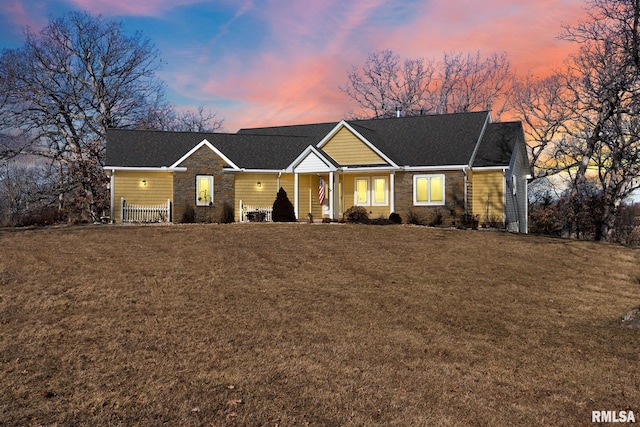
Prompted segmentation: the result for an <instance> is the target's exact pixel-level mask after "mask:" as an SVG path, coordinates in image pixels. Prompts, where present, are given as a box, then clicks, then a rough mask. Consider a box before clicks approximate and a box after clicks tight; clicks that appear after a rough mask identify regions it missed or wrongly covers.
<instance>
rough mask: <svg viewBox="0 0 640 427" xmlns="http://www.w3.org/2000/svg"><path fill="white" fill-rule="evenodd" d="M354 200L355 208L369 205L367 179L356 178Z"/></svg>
mask: <svg viewBox="0 0 640 427" xmlns="http://www.w3.org/2000/svg"><path fill="white" fill-rule="evenodd" d="M354 199H355V200H354V202H355V205H356V206H362V205H369V178H356V180H355V197H354Z"/></svg>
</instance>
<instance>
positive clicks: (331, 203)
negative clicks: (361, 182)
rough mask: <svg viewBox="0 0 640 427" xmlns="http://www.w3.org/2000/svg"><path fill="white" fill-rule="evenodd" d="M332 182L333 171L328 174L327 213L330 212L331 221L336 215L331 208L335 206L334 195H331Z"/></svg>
mask: <svg viewBox="0 0 640 427" xmlns="http://www.w3.org/2000/svg"><path fill="white" fill-rule="evenodd" d="M333 180H334V176H333V171H331V172H329V212H331V219H335V218H336V213H335V211H334V210H333V207H334V205H335V203H334V198H335V195H334V193H333Z"/></svg>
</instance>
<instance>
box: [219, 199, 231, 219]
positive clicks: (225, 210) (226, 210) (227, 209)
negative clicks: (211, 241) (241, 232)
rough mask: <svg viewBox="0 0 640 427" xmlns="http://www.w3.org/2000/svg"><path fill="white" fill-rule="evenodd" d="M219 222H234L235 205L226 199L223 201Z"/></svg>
mask: <svg viewBox="0 0 640 427" xmlns="http://www.w3.org/2000/svg"><path fill="white" fill-rule="evenodd" d="M218 222H219V223H221V224H231V223H232V222H234V212H233V206H231V204H229V202H227V201H226V200H225V201H224V202H222V207H221V208H220V217H219V218H218Z"/></svg>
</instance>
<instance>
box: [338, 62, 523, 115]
mask: <svg viewBox="0 0 640 427" xmlns="http://www.w3.org/2000/svg"><path fill="white" fill-rule="evenodd" d="M347 79H348V83H347V85H346V86H345V87H341V88H340V89H341V90H342V91H343V92H345V93H346V94H347V95H349V97H351V99H352V100H354V101H355V102H356V104H357V105H358V106H359V108H360V109H361V113H360V115H361V116H364V117H389V116H392V115H394V114H395V113H396V108H400V109H401V110H402V114H403V115H417V114H423V113H453V112H466V111H477V110H492V111H493V113H494V116H496V117H499V116H500V115H501V114H502V113H504V112H505V110H506V109H507V108H508V106H509V101H510V97H511V90H512V85H513V80H514V75H513V73H512V71H511V67H510V63H509V60H508V58H507V56H506V54H501V55H499V54H492V55H490V56H489V57H487V58H482V56H481V55H480V53H477V54H475V55H471V54H467V55H466V56H465V55H464V54H462V53H447V54H445V55H444V57H443V60H442V61H441V62H436V61H434V60H429V61H425V60H424V59H422V58H409V59H406V60H405V61H404V62H402V61H401V59H400V56H399V55H396V54H394V53H393V52H392V51H390V50H384V51H380V52H373V53H371V54H369V56H368V58H367V60H366V62H365V64H364V65H363V66H362V68H358V67H356V66H353V67H352V68H351V70H349V71H348V72H347Z"/></svg>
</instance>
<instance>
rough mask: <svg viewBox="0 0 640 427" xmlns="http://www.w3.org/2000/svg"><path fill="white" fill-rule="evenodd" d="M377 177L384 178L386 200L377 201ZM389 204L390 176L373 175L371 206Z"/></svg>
mask: <svg viewBox="0 0 640 427" xmlns="http://www.w3.org/2000/svg"><path fill="white" fill-rule="evenodd" d="M376 179H382V180H384V201H382V203H376V186H375V182H376ZM388 205H389V178H387V177H386V176H373V177H371V206H388Z"/></svg>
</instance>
